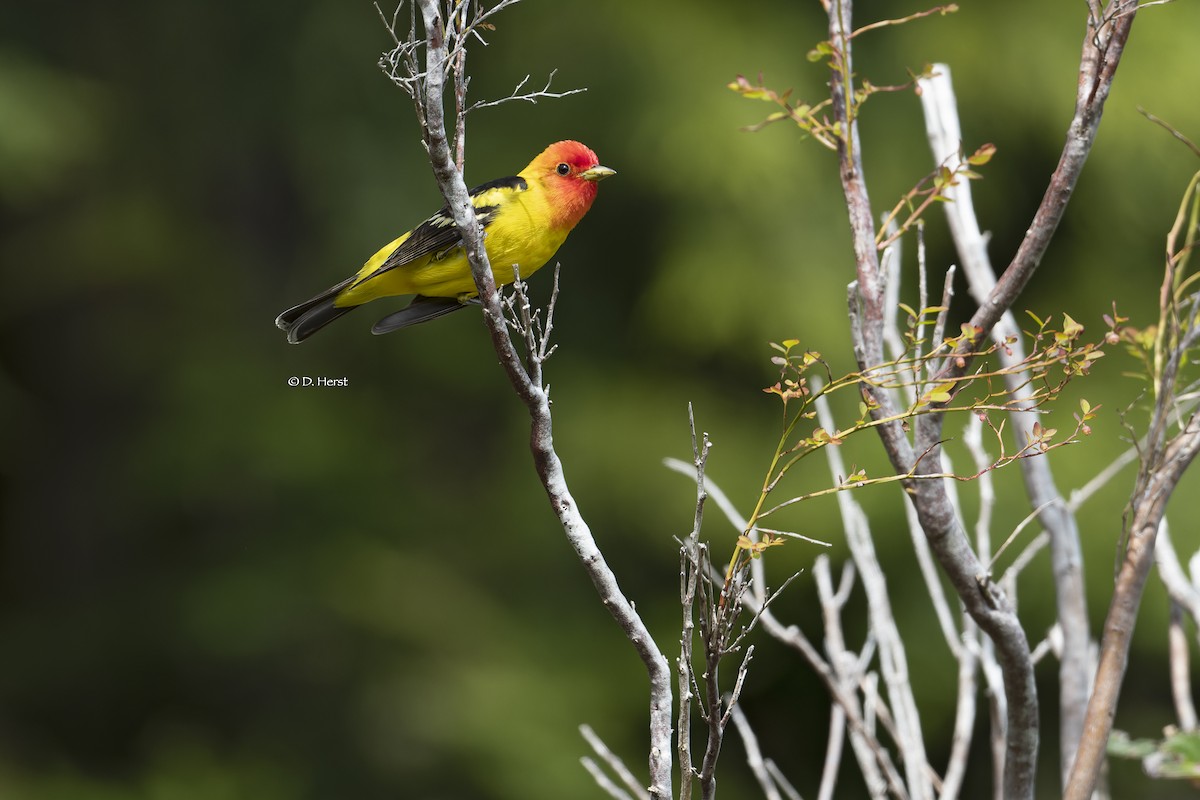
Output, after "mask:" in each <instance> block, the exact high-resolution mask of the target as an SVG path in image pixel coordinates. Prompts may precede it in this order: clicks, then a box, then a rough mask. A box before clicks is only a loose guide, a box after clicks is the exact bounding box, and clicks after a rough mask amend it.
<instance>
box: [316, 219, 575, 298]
mask: <svg viewBox="0 0 1200 800" xmlns="http://www.w3.org/2000/svg"><path fill="white" fill-rule="evenodd" d="M569 232H570V229H565V230H548V229H547V228H546V227H545V226H538V225H535V224H534V222H533V217H532V215H531V214H530V213H529V210H528V209H527V208H526V205H525V203H523V202H519V201H516V202H513V203H511V204H510V205H508V206H507V207H505V208H504V209H503V210H502V211H501V213H500V214H498V215H497V216H496V218H495V219H494V220H493V221H492V223H491V224H490V225H488V227H487V230H486V231H485V233H484V239H483V243H484V247H485V249H486V250H487V254H488V261H489V262H490V263H491V265H492V276H493V277H494V278H495V279H496V283H497V284H498V285H504V284H508V283H512V282H513V279H514V266H515V267H517V268H519V270H520V275H521V277H522V278H528V277H529V276H530V275H532V274H533V273H534V272H536V271H537V270H539V269H541V268H542V266H544V265H545V263H546V262H547V261H549V260H550V258H551V257H552V256H553V255H554V254H555V253H556V252H557V251H558V248H559V247H560V246H562V243H563V242H564V241H566V238H567V234H568V233H569ZM407 238H408V234H405V235H404V236H401V237H400V238H399V239H396V240H395V241H392V242H389V243H388V244H387V245H385V246H384V247H383V248H382V249H380V250H379V252H377V253H376V254H375V255H373V256H372V257H371V258H370V259H368V260H367V263H366V264H364V265H363V268H362V269H361V270H359V272H358V277H359V278H360V279H361V278H366V277H367V276H369V275H371V274H372V273H373V272H375V271H376V270H377V269H379V267H380V266H382V265H383V263H384V262H385V261H386V260H387V258H388V256H389V255H391V254H392V252H393V251H395V250H396V248H397V247H399V246H400V245H401V244H403V242H404V241H405V240H406V239H407ZM438 255H441V256H442V257H441V258H438V257H437V256H438ZM407 294H421V295H425V296H426V297H460V296H464V295H466V296H474V295H475V294H477V292H476V291H475V281H474V280H473V279H472V278H471V269H470V266H469V265H468V264H467V257H466V253H465V252H464V251H463V249H462V248H461V247H455V248H453V249H451V250H450V251H448V252H445V253H444V254H435V255H430V256H423V257H421V258H419V259H417V260H415V261H412V262H410V263H408V264H403V265H401V266H398V267H395V268H393V269H390V270H388V271H387V272H384V273H382V274H380V275H378V276H376V277H374V278H370V279H369V280H364V281H362V283H357V284H355V285H353V286H352V287H351V288H349V289H346V290H345V291H343V292H342V293H341V294H339V295H338V296H337V300H336V301H335V304H336V305H338V306H357V305H362V304H363V303H367V302H370V301H371V300H376V299H378V298H381V297H393V296H396V295H407Z"/></svg>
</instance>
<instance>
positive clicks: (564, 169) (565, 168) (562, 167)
mask: <svg viewBox="0 0 1200 800" xmlns="http://www.w3.org/2000/svg"><path fill="white" fill-rule="evenodd" d="M554 169H555V170H556V171H557V172H558V174H559V175H570V174H571V166H570V165H569V164H565V163H563V164H559V165H558V166H557V167H555V168H554Z"/></svg>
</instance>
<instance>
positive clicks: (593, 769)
mask: <svg viewBox="0 0 1200 800" xmlns="http://www.w3.org/2000/svg"><path fill="white" fill-rule="evenodd" d="M579 763H580V764H582V765H583V768H584V769H586V770H587V771H588V773H589V774H590V775H591V776H592V780H594V781H595V782H596V785H597V786H599V787H600V788H601V789H602V790H603V791H604V793H605V794H607V795H608V796H609V797H612V798H614V800H633V798H632V797H631V796H630V795H629V794H628V793H627V792H625V791H624V790H623V789H621V787H620V786H617V785H616V784H615V783H613V780H612V778H610V777H608V775H607V774H606V773H605V772H604V770H602V769H600V765H599V764H597V763H596V762H595V761H594V760H593V759H590V758H588V757H587V756H583V757H582V758H580V759H579Z"/></svg>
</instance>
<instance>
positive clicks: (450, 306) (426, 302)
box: [371, 294, 479, 335]
mask: <svg viewBox="0 0 1200 800" xmlns="http://www.w3.org/2000/svg"><path fill="white" fill-rule="evenodd" d="M468 305H479V299H478V298H471V299H470V300H466V301H459V300H458V298H456V297H426V296H425V295H422V294H419V295H417V296H416V297H414V298H413V299H412V302H411V303H409V304H408V305H407V306H405V307H404V308H402V309H400V310H399V311H395V312H393V313H391V314H388V315H387V316H386V317H384V318H383V319H381V320H379V322H376V323H375V326H374V327H373V328H371V333H374V334H376V335H378V334H381V333H391V332H392V331H398V330H400V329H401V328H407V327H409V326H410V325H418V324H420V323H422V322H428V321H429V320H431V319H437V318H438V317H441V316H445V315H446V314H449V313H451V312H453V311H458V310H459V309H460V308H466V307H467V306H468Z"/></svg>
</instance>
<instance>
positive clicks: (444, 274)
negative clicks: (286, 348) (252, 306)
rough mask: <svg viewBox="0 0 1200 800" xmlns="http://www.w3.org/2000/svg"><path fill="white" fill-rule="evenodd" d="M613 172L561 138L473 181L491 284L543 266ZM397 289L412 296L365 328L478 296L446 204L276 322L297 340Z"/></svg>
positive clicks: (383, 328)
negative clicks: (511, 169) (509, 169)
mask: <svg viewBox="0 0 1200 800" xmlns="http://www.w3.org/2000/svg"><path fill="white" fill-rule="evenodd" d="M615 174H616V171H615V170H612V169H609V168H608V167H605V166H602V165H601V164H600V162H599V160H598V159H597V157H596V154H595V153H594V152H593V151H592V150H591V148H589V147H587V146H586V145H583V144H581V143H579V142H576V141H571V140H566V141H561V142H555V143H554V144H552V145H550V146H549V147H547V148H546V149H545V150H543V151H542V152H541V153H540V154H538V156H537V157H535V158H534V159H533V160H532V161H530V162H529V165H528V166H527V167H525V169H523V170H521V171H520V172H519V173H517V174H516V175H513V176H511V177H508V178H499V179H497V180H493V181H488V182H487V183H484V184H481V185H479V186H476V187H475V188H474V189H472V190H471V192H470V195H471V204H472V205H473V206H474V208H475V219H476V220H478V221H479V224H480V225H481V226H482V228H483V237H484V238H483V243H484V248H485V249H486V250H487V255H488V261H489V262H490V263H491V265H492V275H493V276H494V277H495V279H496V284H497V285H503V284H508V283H512V282H513V281H514V280H515V279H516V274H519V275H520V277H521V278H522V279H525V278H528V277H529V276H530V275H532V274H533V273H534V272H536V271H537V270H538V269H540V268H541V267H542V266H543V265H545V263H546V262H547V261H549V260H550V259H551V258H552V257H553V256H554V254H555V253H556V252H558V248H559V247H561V246H562V244H563V242H564V241H566V238H567V234H569V233H570V232H571V230H572V229H573V228H574V227H575V226H576V225H577V224H578V223H579V221H580V220H581V219H583V217H584V215H585V214H587V212H588V209H590V208H591V206H592V201H594V200H595V199H596V192H597V186H596V184H597V183H598V182H600V181H601V180H603V179H605V178H607V177H609V176H610V175H615ZM514 270H515V271H516V274H515V273H514ZM399 295H415V297H414V298H413V299H412V301H411V302H410V303H409V305H408V306H407V307H405V308H403V309H401V310H400V311H397V312H395V313H392V314H389V315H387V316H386V317H384V318H383V319H381V320H379V322H377V323H375V325H374V326H373V327H372V328H371V332H372V333H375V334H382V333H389V332H391V331H395V330H400V329H401V328H407V327H409V326H411V325H416V324H417V323H420V322H426V321H428V320H431V319H434V318H436V317H440V316H443V315H445V314H449V313H451V312H453V311H457V310H459V309H461V308H465V307H466V306H467V305H470V304H472V303H475V304H477V303H478V302H479V301H478V297H477V295H478V291H477V290H476V288H475V281H474V279H473V278H472V277H471V268H470V265H469V264H468V263H467V256H466V252H465V250H464V249H463V244H462V239H461V238H460V237H459V234H458V228H457V227H456V226H455V224H454V218H453V217H452V216H451V215H450V209H449V207H448V206H444V207H442V209H441V210H440V211H438V212H437V213H436V214H434V215H433V216H432V217H430V218H429V219H427V220H425V221H424V222H422V223H421V224H420V225H418V226H417V227H415V228H413V229H412V230H410V231H409V232H407V233H405V234H403V235H402V236H400V237H399V238H397V239H394V240H393V241H391V242H389V243H388V244H386V245H384V246H383V247H382V248H380V250H379V251H378V252H376V253H375V255H373V256H371V257H370V258H369V259H367V262H366V263H365V264H364V265H363V266H362V269H360V270H359V271H358V272H357V273H355V274H354V275H352V276H350V277H349V278H347V279H346V280H344V281H341V282H340V283H337V284H335V285H333V286H331V287H329V288H328V289H326V290H325V291H323V292H321V293H320V294H318V295H316V296H315V297H312V298H311V299H309V300H305V301H304V302H303V303H300V304H299V305H295V306H292V307H291V308H289V309H288V310H286V311H284V312H283V313H282V314H280V315H279V316H278V317H277V318H276V320H275V324H276V325H277V326H278V327H280V328H281V329H283V330H284V331H285V332H286V333H287V340H288V342H290V343H291V344H299V343H300V342H302V341H304V340H305V339H307V338H308V337H309V336H312V335H313V334H314V333H316V332H317V331H319V330H320V329H321V328H324V327H325V326H326V325H328V324H329V323H331V322H333V321H334V320H335V319H338V318H339V317H341V316H342V315H343V314H346V313H347V312H349V311H352V310H353V309H355V308H357V307H358V306H360V305H363V304H365V303H369V302H370V301H372V300H378V299H379V298H382V297H394V296H399Z"/></svg>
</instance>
